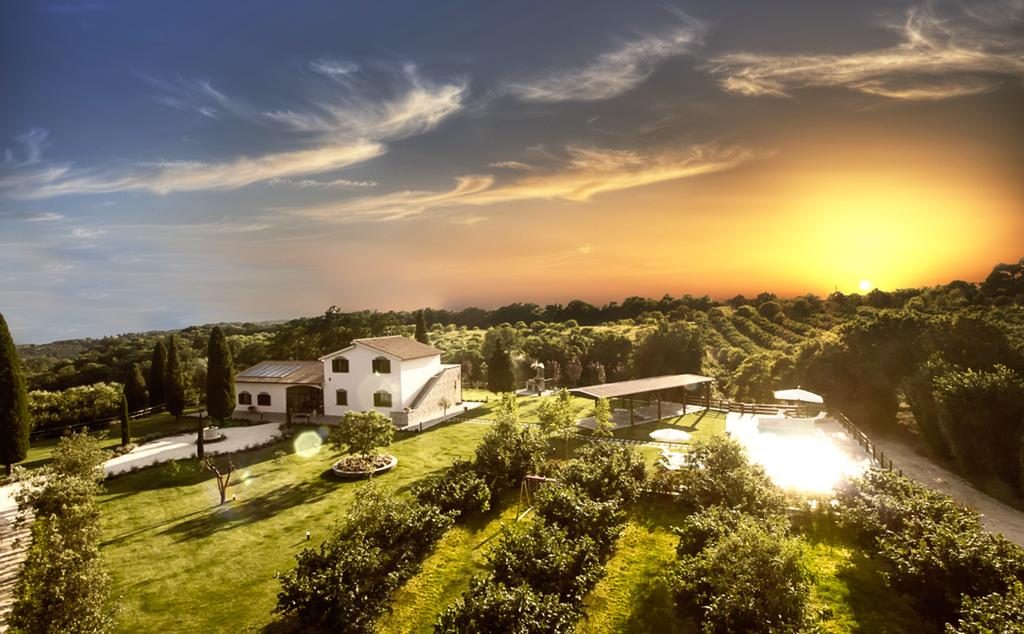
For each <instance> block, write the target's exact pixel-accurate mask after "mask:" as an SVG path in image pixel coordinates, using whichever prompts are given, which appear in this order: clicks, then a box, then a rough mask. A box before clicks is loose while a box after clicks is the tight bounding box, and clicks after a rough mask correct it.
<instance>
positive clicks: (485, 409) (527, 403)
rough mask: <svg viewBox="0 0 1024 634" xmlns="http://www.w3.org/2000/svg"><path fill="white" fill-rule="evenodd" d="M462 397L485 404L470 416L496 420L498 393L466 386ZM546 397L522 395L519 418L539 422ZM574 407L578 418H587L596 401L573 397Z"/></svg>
mask: <svg viewBox="0 0 1024 634" xmlns="http://www.w3.org/2000/svg"><path fill="white" fill-rule="evenodd" d="M462 398H464V399H466V400H467V401H481V402H483V403H484V404H483V405H481V406H480V407H478V408H476V409H472V410H470V411H469V416H472V417H474V418H483V419H487V420H494V409H495V407H496V406H497V404H498V395H497V394H496V393H494V392H491V391H489V390H478V389H473V388H465V389H464V390H462ZM545 398H550V397H537V396H520V397H519V420H521V421H522V422H524V423H539V422H540V418H538V417H537V408H538V407H540V404H541V402H543V400H544V399H545ZM572 403H573V409H574V410H575V412H576V418H586V417H587V416H593V414H594V401H593V400H591V399H589V398H583V397H580V396H573V397H572Z"/></svg>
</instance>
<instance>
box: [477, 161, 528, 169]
mask: <svg viewBox="0 0 1024 634" xmlns="http://www.w3.org/2000/svg"><path fill="white" fill-rule="evenodd" d="M487 167H496V168H498V169H506V170H532V169H533V166H532V165H529V164H527V163H523V162H522V161H495V162H494V163H489V164H488V165H487Z"/></svg>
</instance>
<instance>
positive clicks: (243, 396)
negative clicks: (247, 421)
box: [238, 392, 252, 405]
mask: <svg viewBox="0 0 1024 634" xmlns="http://www.w3.org/2000/svg"><path fill="white" fill-rule="evenodd" d="M238 404H239V405H252V394H249V393H248V392H239V393H238Z"/></svg>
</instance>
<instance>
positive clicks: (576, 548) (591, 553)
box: [487, 520, 601, 603]
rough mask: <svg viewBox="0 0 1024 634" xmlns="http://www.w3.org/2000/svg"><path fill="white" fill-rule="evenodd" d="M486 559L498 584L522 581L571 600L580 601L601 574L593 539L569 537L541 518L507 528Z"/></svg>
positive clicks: (563, 531) (583, 536)
mask: <svg viewBox="0 0 1024 634" xmlns="http://www.w3.org/2000/svg"><path fill="white" fill-rule="evenodd" d="M487 562H488V563H489V564H490V566H491V568H492V570H493V573H492V574H493V576H494V580H495V581H497V582H499V583H503V584H505V585H506V586H509V587H513V588H514V587H516V586H519V585H524V584H525V585H528V586H530V587H531V588H533V589H534V590H537V591H538V592H541V593H542V594H554V595H558V597H559V598H560V599H562V601H566V602H571V603H578V602H579V601H581V600H582V599H583V595H585V594H586V593H587V591H588V590H589V589H590V588H591V586H593V585H594V584H595V583H597V580H598V579H599V578H600V576H601V560H600V557H599V556H598V550H597V546H596V544H595V543H594V540H593V538H591V537H590V536H589V535H581V536H578V537H576V538H575V539H574V538H571V537H570V536H569V535H568V534H567V533H566V531H565V529H563V528H561V527H559V526H557V525H554V524H549V523H547V522H545V521H543V520H541V521H534V522H531V523H530V524H529V525H526V526H524V525H522V524H519V525H514V527H509V528H506V529H505V531H504V534H503V536H502V540H501V542H500V543H499V544H498V546H497V547H496V548H494V549H492V550H491V552H490V553H489V554H488V556H487Z"/></svg>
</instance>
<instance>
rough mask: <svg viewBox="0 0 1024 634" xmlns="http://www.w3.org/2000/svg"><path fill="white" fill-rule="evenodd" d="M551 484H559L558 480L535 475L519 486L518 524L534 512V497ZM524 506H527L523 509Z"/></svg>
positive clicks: (527, 477) (524, 479) (528, 477)
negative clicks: (546, 485)
mask: <svg viewBox="0 0 1024 634" xmlns="http://www.w3.org/2000/svg"><path fill="white" fill-rule="evenodd" d="M551 482H558V480H555V479H554V478H545V477H543V476H535V475H528V476H526V477H525V478H523V482H522V484H521V485H519V500H518V501H517V502H516V521H517V522H518V521H519V520H521V519H523V518H524V517H526V516H527V515H529V513H530V511H532V510H533V496H534V495H536V494H537V491H539V490H540V488H541V487H542V486H544V485H545V484H549V483H551ZM524 504H525V505H526V506H525V508H524V507H523V505H524Z"/></svg>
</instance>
